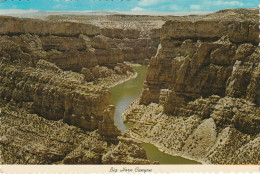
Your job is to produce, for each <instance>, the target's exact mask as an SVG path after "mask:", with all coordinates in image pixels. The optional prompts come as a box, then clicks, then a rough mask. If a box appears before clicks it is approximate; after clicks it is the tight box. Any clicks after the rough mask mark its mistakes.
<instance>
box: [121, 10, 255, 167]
mask: <svg viewBox="0 0 260 174" xmlns="http://www.w3.org/2000/svg"><path fill="white" fill-rule="evenodd" d="M231 12H238V11H235V10H234V11H232V10H231V11H228V10H226V11H220V12H217V13H216V14H214V15H221V14H223V16H226V14H225V13H229V14H232V13H231ZM240 12H241V13H240V15H242V14H243V11H240ZM244 12H245V13H244V15H245V16H244V17H241V16H240V17H238V18H237V19H235V20H232V21H231V20H230V18H222V19H219V18H218V17H217V18H216V17H214V15H212V16H213V17H206V18H204V19H200V20H198V19H192V18H190V19H189V18H182V19H180V20H173V21H168V22H166V23H165V24H164V25H163V27H162V30H161V40H160V45H159V47H158V51H157V54H156V56H154V57H153V58H152V59H151V62H150V64H149V67H148V71H147V76H146V81H145V83H144V87H143V92H142V96H141V98H140V99H139V100H136V101H135V102H134V103H132V104H131V106H130V107H129V108H128V110H127V111H126V112H125V113H124V121H125V122H133V123H134V126H133V127H132V128H130V129H129V130H127V131H126V133H125V134H126V136H127V137H132V138H133V137H134V138H136V139H141V140H143V141H144V142H147V143H151V144H154V145H155V146H157V147H158V148H159V149H160V150H161V151H164V152H166V153H168V154H171V155H178V156H183V157H186V158H189V159H193V160H197V161H200V162H202V163H210V164H259V156H260V153H259V151H260V149H259V140H260V139H259V138H260V134H259V133H260V126H259V125H260V109H259V104H260V103H259V98H260V95H259V94H260V93H259V92H260V85H259V77H260V76H259V75H260V69H259V65H260V64H259V57H260V52H259V51H260V50H259V47H258V43H259V37H258V36H259V28H258V22H257V11H255V12H253V11H247V12H246V11H244ZM247 13H252V14H255V16H254V17H252V18H248V16H250V15H248V14H247ZM234 16H235V15H234ZM246 16H247V17H246Z"/></svg>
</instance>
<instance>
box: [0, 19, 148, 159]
mask: <svg viewBox="0 0 260 174" xmlns="http://www.w3.org/2000/svg"><path fill="white" fill-rule="evenodd" d="M0 23H1V25H0V26H1V27H0V35H1V36H0V123H1V127H0V130H1V131H0V132H1V133H0V163H1V164H102V163H103V164H107V163H108V162H111V163H115V164H128V163H131V164H132V163H149V161H148V160H147V158H146V155H144V154H145V152H144V149H143V148H142V147H141V145H140V144H138V143H136V142H135V141H133V140H131V143H129V141H130V140H125V139H124V138H121V139H120V140H119V138H118V137H119V136H120V135H121V132H120V130H119V129H118V128H117V127H116V126H115V125H114V121H113V119H111V115H112V116H113V109H111V107H112V108H113V106H110V103H111V102H110V92H109V91H108V88H107V87H108V86H109V85H113V83H116V82H118V81H119V80H122V79H125V78H126V77H129V76H131V75H132V76H133V75H134V72H133V69H132V68H131V67H130V66H129V65H126V64H125V63H124V62H123V58H122V51H121V50H120V49H119V48H118V47H117V45H116V43H115V42H114V41H113V40H112V39H110V38H108V37H105V36H103V35H101V34H100V29H99V27H96V26H93V25H86V24H78V23H72V22H67V23H66V22H49V21H44V20H36V19H19V18H13V17H0ZM118 146H120V147H121V146H128V148H129V149H119V147H118ZM134 149H137V150H138V151H140V152H142V154H140V155H139V156H138V154H136V153H135V151H134ZM114 153H115V155H116V156H117V157H118V159H110V158H109V156H110V155H112V156H113V155H114ZM126 154H127V155H126Z"/></svg>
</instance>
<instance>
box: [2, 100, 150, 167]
mask: <svg viewBox="0 0 260 174" xmlns="http://www.w3.org/2000/svg"><path fill="white" fill-rule="evenodd" d="M31 104H32V103H31V102H23V103H17V102H14V101H11V102H8V103H7V102H6V101H5V100H2V99H0V122H1V127H0V154H1V156H0V164H107V161H105V160H103V159H104V158H106V156H108V155H110V153H111V151H116V150H118V149H117V148H116V146H115V145H112V146H110V145H108V143H107V142H106V141H105V140H104V138H103V137H102V136H101V135H100V134H99V133H98V132H97V131H92V132H86V131H83V130H82V129H80V128H77V127H75V126H69V125H68V124H66V123H64V122H63V121H62V120H59V121H53V120H48V119H45V118H43V117H39V116H38V115H37V114H32V112H33V111H32V110H31ZM119 143H120V144H123V143H124V142H123V141H122V142H121V141H120V142H119ZM137 145H138V144H137V143H134V142H132V143H131V144H128V148H129V149H128V151H125V152H124V155H129V156H131V161H129V160H124V159H121V160H120V164H136V163H138V164H147V163H148V161H147V160H146V157H145V156H144V157H142V156H140V155H139V154H144V153H145V151H144V150H143V149H142V148H139V151H138V153H139V154H136V153H137V150H136V149H135V146H137ZM115 155H116V154H115ZM138 155H139V156H138Z"/></svg>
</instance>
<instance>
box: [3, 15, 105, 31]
mask: <svg viewBox="0 0 260 174" xmlns="http://www.w3.org/2000/svg"><path fill="white" fill-rule="evenodd" d="M0 25H1V26H3V27H1V28H0V35H20V34H21V33H28V34H35V35H40V36H42V35H43V36H45V35H47V36H48V35H56V36H78V35H80V34H84V35H87V36H95V35H98V34H100V29H99V27H96V26H94V25H90V24H80V23H72V22H51V21H45V20H39V19H26V18H14V17H7V16H6V17H5V16H2V17H1V18H0Z"/></svg>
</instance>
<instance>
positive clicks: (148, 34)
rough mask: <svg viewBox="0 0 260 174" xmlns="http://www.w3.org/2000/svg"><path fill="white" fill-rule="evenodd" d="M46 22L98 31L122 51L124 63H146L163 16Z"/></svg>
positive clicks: (156, 42) (153, 51)
mask: <svg viewBox="0 0 260 174" xmlns="http://www.w3.org/2000/svg"><path fill="white" fill-rule="evenodd" d="M47 19H48V20H50V21H77V22H80V23H85V24H93V25H96V26H99V27H100V28H101V34H102V35H104V36H106V37H108V38H111V39H113V40H114V42H115V43H116V44H117V45H118V47H119V48H120V49H121V50H122V53H123V59H124V60H125V61H133V62H135V63H141V64H147V63H148V62H149V60H150V59H151V57H153V56H154V55H155V54H156V50H157V47H158V45H159V40H160V28H161V26H162V25H163V24H164V22H165V21H166V19H167V18H166V17H157V16H131V15H107V16H75V15H74V16H70V15H66V16H65V15H64V16H49V17H48V18H47Z"/></svg>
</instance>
